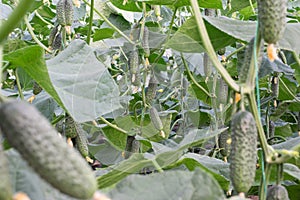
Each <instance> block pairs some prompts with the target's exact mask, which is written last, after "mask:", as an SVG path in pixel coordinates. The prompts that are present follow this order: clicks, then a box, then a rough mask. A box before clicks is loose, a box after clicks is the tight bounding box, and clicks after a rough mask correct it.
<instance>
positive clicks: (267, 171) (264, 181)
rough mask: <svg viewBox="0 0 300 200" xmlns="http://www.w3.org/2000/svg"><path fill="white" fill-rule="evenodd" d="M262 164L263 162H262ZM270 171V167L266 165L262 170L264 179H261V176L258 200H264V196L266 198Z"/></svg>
mask: <svg viewBox="0 0 300 200" xmlns="http://www.w3.org/2000/svg"><path fill="white" fill-rule="evenodd" d="M262 162H264V161H262ZM271 169H272V165H271V164H269V163H267V164H266V167H265V169H263V170H264V172H263V173H264V174H265V179H263V177H264V176H262V178H261V183H260V188H259V199H260V200H265V199H266V196H267V186H268V182H269V178H270V175H271Z"/></svg>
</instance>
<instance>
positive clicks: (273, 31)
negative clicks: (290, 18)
mask: <svg viewBox="0 0 300 200" xmlns="http://www.w3.org/2000/svg"><path fill="white" fill-rule="evenodd" d="M257 8H258V19H259V20H258V22H259V27H260V28H259V30H260V33H261V35H262V37H263V38H264V40H265V42H267V43H269V44H276V43H277V41H278V40H279V39H280V38H281V37H282V35H283V33H284V30H285V26H286V14H287V0H258V1H257Z"/></svg>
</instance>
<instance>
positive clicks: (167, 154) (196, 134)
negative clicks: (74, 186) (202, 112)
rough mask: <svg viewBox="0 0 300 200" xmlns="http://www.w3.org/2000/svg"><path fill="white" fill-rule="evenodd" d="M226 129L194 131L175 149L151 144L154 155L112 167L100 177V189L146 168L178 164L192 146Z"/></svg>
mask: <svg viewBox="0 0 300 200" xmlns="http://www.w3.org/2000/svg"><path fill="white" fill-rule="evenodd" d="M222 131H224V129H219V130H217V131H213V132H212V131H210V130H194V131H192V132H190V133H189V134H188V135H187V136H186V137H185V139H184V140H183V141H181V142H180V143H179V144H178V145H177V146H176V147H175V148H169V147H166V146H164V145H162V144H159V143H156V142H150V143H151V145H152V149H153V150H154V154H150V153H144V154H140V153H135V154H133V155H132V156H131V157H130V158H129V159H127V160H124V161H122V162H120V163H119V164H116V165H113V166H110V168H111V169H112V170H111V171H109V172H108V173H106V174H104V175H102V176H99V177H98V187H99V188H105V187H109V186H111V185H113V184H115V183H117V182H118V181H120V180H122V179H123V178H125V177H126V176H128V175H129V174H132V173H136V172H138V171H140V170H141V169H143V168H145V167H152V168H153V167H154V166H155V167H156V168H160V169H162V168H167V167H169V166H171V165H173V164H175V163H176V162H177V160H178V159H180V157H181V156H182V155H183V154H184V152H185V150H186V149H187V148H189V147H190V146H194V145H196V144H197V145H199V144H200V143H203V142H204V141H205V140H207V139H209V138H212V137H214V136H216V135H218V134H219V133H221V132H222Z"/></svg>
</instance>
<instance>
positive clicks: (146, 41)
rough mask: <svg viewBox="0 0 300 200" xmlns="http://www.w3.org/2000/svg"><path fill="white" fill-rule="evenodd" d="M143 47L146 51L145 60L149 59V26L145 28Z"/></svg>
mask: <svg viewBox="0 0 300 200" xmlns="http://www.w3.org/2000/svg"><path fill="white" fill-rule="evenodd" d="M142 47H143V50H144V56H145V58H149V56H150V47H149V29H148V27H147V26H144V34H143V40H142Z"/></svg>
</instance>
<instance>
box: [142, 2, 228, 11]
mask: <svg viewBox="0 0 300 200" xmlns="http://www.w3.org/2000/svg"><path fill="white" fill-rule="evenodd" d="M138 1H140V2H146V3H148V4H152V5H171V6H174V7H181V6H188V5H190V0H180V1H178V0H138ZM198 3H199V6H200V7H202V8H216V9H222V8H223V6H222V0H198Z"/></svg>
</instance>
